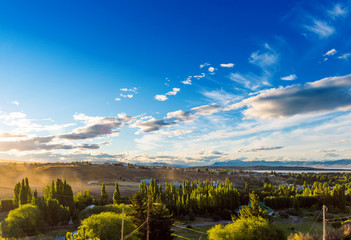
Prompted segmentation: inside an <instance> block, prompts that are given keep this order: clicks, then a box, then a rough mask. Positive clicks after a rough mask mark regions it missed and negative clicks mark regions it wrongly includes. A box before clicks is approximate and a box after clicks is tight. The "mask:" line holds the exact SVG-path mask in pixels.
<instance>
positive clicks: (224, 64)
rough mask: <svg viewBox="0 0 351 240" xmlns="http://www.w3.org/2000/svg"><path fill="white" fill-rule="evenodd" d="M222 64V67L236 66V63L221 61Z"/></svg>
mask: <svg viewBox="0 0 351 240" xmlns="http://www.w3.org/2000/svg"><path fill="white" fill-rule="evenodd" d="M220 66H221V67H222V68H232V67H234V63H221V64H220Z"/></svg>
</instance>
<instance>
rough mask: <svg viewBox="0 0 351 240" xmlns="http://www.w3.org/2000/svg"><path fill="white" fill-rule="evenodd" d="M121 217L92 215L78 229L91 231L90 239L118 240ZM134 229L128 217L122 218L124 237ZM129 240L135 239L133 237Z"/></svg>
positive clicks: (107, 214)
mask: <svg viewBox="0 0 351 240" xmlns="http://www.w3.org/2000/svg"><path fill="white" fill-rule="evenodd" d="M121 223H122V215H121V214H117V213H112V212H103V213H100V214H94V215H92V216H90V217H88V218H86V219H84V220H83V221H82V222H81V225H80V228H81V229H82V228H85V231H91V230H92V233H91V235H90V237H92V238H94V237H96V238H100V239H101V240H119V239H121ZM134 229H136V226H135V225H134V224H133V220H132V218H131V217H130V216H125V217H124V233H125V236H126V235H128V234H129V233H131V232H132V231H134ZM129 239H137V237H136V236H135V235H134V236H132V237H131V238H129Z"/></svg>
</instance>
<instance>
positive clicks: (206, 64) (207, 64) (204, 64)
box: [200, 62, 211, 68]
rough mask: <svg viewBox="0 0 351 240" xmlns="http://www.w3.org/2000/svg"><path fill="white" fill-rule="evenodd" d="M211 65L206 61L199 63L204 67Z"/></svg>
mask: <svg viewBox="0 0 351 240" xmlns="http://www.w3.org/2000/svg"><path fill="white" fill-rule="evenodd" d="M208 66H211V64H209V63H208V62H206V63H203V64H200V68H204V67H208Z"/></svg>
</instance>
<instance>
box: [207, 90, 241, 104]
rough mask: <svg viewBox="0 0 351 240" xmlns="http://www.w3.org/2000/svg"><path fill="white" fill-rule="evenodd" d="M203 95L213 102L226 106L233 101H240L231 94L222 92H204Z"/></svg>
mask: <svg viewBox="0 0 351 240" xmlns="http://www.w3.org/2000/svg"><path fill="white" fill-rule="evenodd" d="M202 94H203V95H204V96H205V97H207V98H209V99H211V100H212V101H215V102H218V103H220V104H222V105H226V104H228V103H230V102H232V101H235V100H238V99H239V98H238V97H237V96H236V95H234V94H231V93H228V92H226V91H224V90H223V89H221V90H213V91H204V92H202Z"/></svg>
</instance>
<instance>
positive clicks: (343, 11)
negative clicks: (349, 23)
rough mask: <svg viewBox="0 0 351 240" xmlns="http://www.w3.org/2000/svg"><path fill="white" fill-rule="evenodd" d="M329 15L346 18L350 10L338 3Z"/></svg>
mask: <svg viewBox="0 0 351 240" xmlns="http://www.w3.org/2000/svg"><path fill="white" fill-rule="evenodd" d="M328 14H329V15H330V16H331V17H333V18H336V17H346V16H347V14H348V8H347V7H346V6H343V5H341V4H340V3H337V4H335V5H334V7H333V9H331V10H329V11H328Z"/></svg>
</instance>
